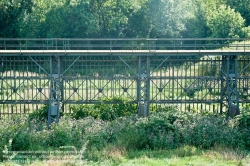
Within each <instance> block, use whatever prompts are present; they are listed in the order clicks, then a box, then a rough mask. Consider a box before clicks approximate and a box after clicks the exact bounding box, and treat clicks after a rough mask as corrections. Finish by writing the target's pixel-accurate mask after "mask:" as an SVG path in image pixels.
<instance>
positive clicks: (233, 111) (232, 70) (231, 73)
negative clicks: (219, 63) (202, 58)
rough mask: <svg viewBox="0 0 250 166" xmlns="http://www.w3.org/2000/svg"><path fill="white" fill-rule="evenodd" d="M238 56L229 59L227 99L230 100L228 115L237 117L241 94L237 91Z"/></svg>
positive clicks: (231, 56)
mask: <svg viewBox="0 0 250 166" xmlns="http://www.w3.org/2000/svg"><path fill="white" fill-rule="evenodd" d="M237 67H238V57H237V55H230V56H229V57H228V59H227V93H228V94H227V96H228V97H227V99H228V114H229V116H231V117H232V116H235V115H238V114H239V113H240V111H239V94H238V89H237V77H238V76H237Z"/></svg>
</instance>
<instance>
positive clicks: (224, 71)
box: [220, 56, 227, 114]
mask: <svg viewBox="0 0 250 166" xmlns="http://www.w3.org/2000/svg"><path fill="white" fill-rule="evenodd" d="M221 63H222V64H221V75H220V76H221V78H220V79H221V87H220V89H221V94H220V95H221V97H220V98H221V99H220V100H221V101H220V114H222V113H223V106H224V105H225V102H226V101H225V99H226V97H225V96H226V91H227V89H226V85H227V84H225V81H226V75H227V57H226V56H222V62H221Z"/></svg>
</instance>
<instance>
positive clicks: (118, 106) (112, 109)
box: [70, 97, 138, 121]
mask: <svg viewBox="0 0 250 166" xmlns="http://www.w3.org/2000/svg"><path fill="white" fill-rule="evenodd" d="M107 102H108V103H113V104H105V103H107ZM70 109H71V110H72V112H73V113H72V114H71V115H70V116H71V117H72V118H75V119H80V118H84V117H88V116H91V117H94V118H95V119H102V120H106V121H110V120H114V119H116V118H118V117H122V116H130V115H136V114H137V110H138V109H137V105H136V104H131V103H128V100H127V99H125V98H119V97H114V98H111V99H103V100H102V103H100V104H94V105H79V106H75V105H73V106H71V108H70Z"/></svg>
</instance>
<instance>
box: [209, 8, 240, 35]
mask: <svg viewBox="0 0 250 166" xmlns="http://www.w3.org/2000/svg"><path fill="white" fill-rule="evenodd" d="M244 24H245V20H244V19H243V18H242V17H241V15H240V13H238V12H235V11H234V9H231V8H230V7H229V6H226V5H220V6H219V7H218V8H217V9H216V10H214V11H210V12H209V13H208V14H207V26H208V28H209V31H210V37H215V38H237V37H243V36H244V33H243V28H244Z"/></svg>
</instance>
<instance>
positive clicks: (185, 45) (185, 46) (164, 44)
mask: <svg viewBox="0 0 250 166" xmlns="http://www.w3.org/2000/svg"><path fill="white" fill-rule="evenodd" d="M247 41H248V42H247ZM249 47H250V43H249V39H245V38H235V39H232V38H186V39H183V38H179V39H178V38H161V39H144V38H134V39H119V38H118V39H102V38H100V39H99V38H95V39H65V38H49V39H47V38H45V39H43V38H41V39H18V38H15V39H10V38H0V50H210V49H214V50H215V49H222V48H224V49H225V48H228V49H233V50H238V49H246V48H248V49H249Z"/></svg>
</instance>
